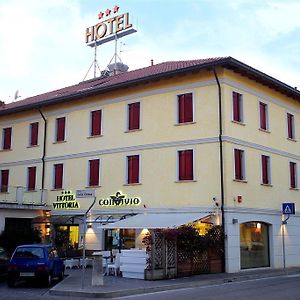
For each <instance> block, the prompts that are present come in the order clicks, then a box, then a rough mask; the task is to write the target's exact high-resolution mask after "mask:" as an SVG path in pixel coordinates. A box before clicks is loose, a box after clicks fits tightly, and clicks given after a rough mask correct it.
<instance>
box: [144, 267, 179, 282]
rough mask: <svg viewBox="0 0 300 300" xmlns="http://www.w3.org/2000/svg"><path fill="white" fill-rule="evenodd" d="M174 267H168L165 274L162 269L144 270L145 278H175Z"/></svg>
mask: <svg viewBox="0 0 300 300" xmlns="http://www.w3.org/2000/svg"><path fill="white" fill-rule="evenodd" d="M176 277H177V274H176V269H175V268H170V269H168V274H167V276H165V274H164V270H163V269H158V270H153V271H152V270H145V280H161V279H170V278H176Z"/></svg>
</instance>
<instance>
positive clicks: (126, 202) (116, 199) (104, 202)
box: [99, 192, 141, 206]
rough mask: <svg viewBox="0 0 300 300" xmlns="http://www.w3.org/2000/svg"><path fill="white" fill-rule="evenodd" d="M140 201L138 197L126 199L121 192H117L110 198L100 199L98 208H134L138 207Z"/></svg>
mask: <svg viewBox="0 0 300 300" xmlns="http://www.w3.org/2000/svg"><path fill="white" fill-rule="evenodd" d="M140 204H141V199H140V198H138V197H127V195H122V194H121V192H117V193H116V195H114V196H110V198H109V199H100V200H99V205H100V206H135V205H140Z"/></svg>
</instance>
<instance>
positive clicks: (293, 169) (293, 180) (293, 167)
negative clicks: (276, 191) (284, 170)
mask: <svg viewBox="0 0 300 300" xmlns="http://www.w3.org/2000/svg"><path fill="white" fill-rule="evenodd" d="M290 187H291V189H296V188H297V187H298V184H297V164H296V163H294V162H290Z"/></svg>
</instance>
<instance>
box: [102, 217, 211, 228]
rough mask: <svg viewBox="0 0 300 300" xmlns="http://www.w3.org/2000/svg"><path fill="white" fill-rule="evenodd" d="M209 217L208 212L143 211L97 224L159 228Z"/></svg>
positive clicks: (110, 226)
mask: <svg viewBox="0 0 300 300" xmlns="http://www.w3.org/2000/svg"><path fill="white" fill-rule="evenodd" d="M205 217H209V214H208V213H145V214H137V215H135V216H132V217H128V218H126V219H123V220H120V221H117V222H114V223H109V224H106V225H101V226H98V228H102V229H133V228H134V229H144V228H147V229H159V228H176V227H178V226H181V225H183V224H188V223H192V222H194V221H197V220H200V219H203V218H205Z"/></svg>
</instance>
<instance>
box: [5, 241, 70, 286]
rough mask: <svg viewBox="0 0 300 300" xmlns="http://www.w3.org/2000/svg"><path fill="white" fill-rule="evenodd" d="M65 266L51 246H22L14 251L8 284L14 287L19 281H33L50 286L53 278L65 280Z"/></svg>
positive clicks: (9, 266)
mask: <svg viewBox="0 0 300 300" xmlns="http://www.w3.org/2000/svg"><path fill="white" fill-rule="evenodd" d="M64 272H65V266H64V262H63V260H62V259H60V258H59V257H58V255H57V251H56V249H54V248H52V247H51V246H50V245H22V246H18V247H17V248H16V250H15V251H14V253H13V255H12V257H11V259H10V262H9V265H8V277H7V284H8V286H9V287H14V286H15V283H16V282H17V281H18V280H28V279H33V280H36V281H39V282H41V283H42V284H43V285H45V286H49V285H50V284H51V282H52V279H53V278H55V277H56V278H58V279H59V280H62V279H63V278H64Z"/></svg>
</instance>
